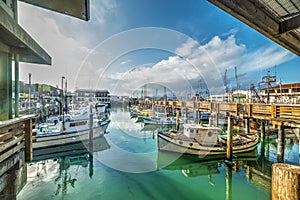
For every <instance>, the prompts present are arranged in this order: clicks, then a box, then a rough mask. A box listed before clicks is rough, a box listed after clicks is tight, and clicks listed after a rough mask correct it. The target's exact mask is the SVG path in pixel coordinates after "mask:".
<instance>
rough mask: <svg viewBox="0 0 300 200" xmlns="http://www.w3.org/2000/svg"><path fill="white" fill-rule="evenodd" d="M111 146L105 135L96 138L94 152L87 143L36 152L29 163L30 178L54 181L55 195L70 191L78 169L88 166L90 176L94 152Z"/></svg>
mask: <svg viewBox="0 0 300 200" xmlns="http://www.w3.org/2000/svg"><path fill="white" fill-rule="evenodd" d="M109 148H110V145H109V144H108V142H107V140H106V138H105V136H102V137H99V138H97V139H94V141H93V147H92V149H93V152H90V149H91V148H90V147H89V145H88V144H87V143H77V144H73V145H67V146H63V147H56V148H51V149H49V153H47V150H46V149H45V150H43V151H40V152H34V157H33V162H32V163H30V164H29V165H28V168H27V171H28V179H29V181H30V182H31V183H35V184H39V183H42V182H45V181H46V182H52V184H54V185H55V188H56V189H55V192H54V195H55V196H61V197H62V198H63V197H64V195H66V194H67V193H68V188H73V189H74V188H75V186H76V183H77V182H78V181H79V180H78V177H77V176H78V170H79V169H80V168H81V170H82V169H84V168H87V169H88V174H89V177H90V178H92V177H93V174H94V169H93V168H94V164H93V162H94V160H93V153H94V152H99V151H104V150H107V149H109ZM74 169H75V170H74Z"/></svg>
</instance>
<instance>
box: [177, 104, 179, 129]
mask: <svg viewBox="0 0 300 200" xmlns="http://www.w3.org/2000/svg"><path fill="white" fill-rule="evenodd" d="M176 130H177V131H178V130H179V109H176Z"/></svg>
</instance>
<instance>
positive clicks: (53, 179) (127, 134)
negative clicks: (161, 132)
mask: <svg viewBox="0 0 300 200" xmlns="http://www.w3.org/2000/svg"><path fill="white" fill-rule="evenodd" d="M111 120H112V122H111V124H110V126H109V134H107V135H105V137H104V138H103V140H104V141H102V142H100V143H101V144H102V145H99V146H93V150H94V151H95V153H94V154H93V155H91V154H89V152H88V151H87V149H86V148H79V147H76V148H75V149H74V148H73V149H64V150H59V151H57V150H55V151H54V152H55V153H51V154H44V155H42V154H37V152H35V157H34V159H35V162H34V163H32V164H30V166H28V183H27V185H26V186H25V188H24V189H23V190H22V191H21V193H20V194H19V195H18V199H20V200H23V199H24V200H27V199H72V200H77V199H196V198H200V199H227V200H229V199H249V200H250V199H271V165H272V163H274V162H277V141H276V139H270V138H269V139H268V138H266V140H265V141H264V142H262V143H260V144H259V145H258V147H257V149H256V150H255V151H253V152H251V153H249V154H248V155H244V157H242V156H240V155H238V157H237V159H235V160H234V165H233V166H228V165H226V164H225V163H224V159H223V158H219V159H218V158H215V157H214V158H211V157H206V158H205V159H199V158H198V157H197V156H190V155H180V156H178V155H176V154H173V153H167V152H160V151H157V141H156V139H157V138H156V133H155V132H156V130H158V129H161V128H173V127H159V126H143V125H141V124H139V123H136V122H135V120H133V119H130V114H129V112H128V110H127V109H126V108H124V107H123V108H121V109H118V108H112V110H111ZM95 144H96V143H95ZM115 148H119V149H121V150H123V151H125V152H129V153H132V154H131V155H133V157H128V156H127V157H126V156H124V154H119V153H118V152H117V151H115V150H116V149H115ZM147 153H148V154H151V155H152V156H145V154H147ZM284 153H285V154H284V156H285V157H284V158H285V160H284V162H287V163H292V164H298V162H299V158H298V140H297V139H296V138H295V137H294V136H292V137H289V138H287V139H286V141H285V151H284ZM137 155H138V156H137ZM108 160H109V161H110V162H113V163H116V164H117V165H118V166H120V165H121V166H124V167H125V168H126V170H127V172H124V171H121V170H118V169H117V168H113V167H110V166H109V165H105V163H104V162H103V161H108ZM140 168H147V169H148V168H149V169H150V170H151V171H150V170H149V171H147V172H143V173H134V172H137V171H136V170H138V169H140ZM152 168H153V170H152ZM129 172H132V173H129Z"/></svg>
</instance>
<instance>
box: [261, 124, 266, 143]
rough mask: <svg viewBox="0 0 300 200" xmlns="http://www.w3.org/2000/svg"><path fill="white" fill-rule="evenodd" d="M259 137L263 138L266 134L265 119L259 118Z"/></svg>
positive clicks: (262, 139)
mask: <svg viewBox="0 0 300 200" xmlns="http://www.w3.org/2000/svg"><path fill="white" fill-rule="evenodd" d="M260 128H261V129H260V131H261V132H260V139H261V141H264V140H265V136H266V121H265V120H261V126H260Z"/></svg>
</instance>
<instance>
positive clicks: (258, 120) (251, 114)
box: [139, 100, 300, 162]
mask: <svg viewBox="0 0 300 200" xmlns="http://www.w3.org/2000/svg"><path fill="white" fill-rule="evenodd" d="M139 104H140V105H149V104H151V105H152V106H158V107H161V109H166V110H169V111H172V110H185V112H184V113H187V112H188V110H189V111H192V112H196V113H198V115H201V112H210V113H211V115H212V114H216V115H220V114H222V115H224V116H227V117H229V116H232V117H233V118H234V119H237V120H238V121H242V123H241V124H243V125H244V129H245V132H246V133H250V131H251V129H255V130H257V131H258V132H259V133H260V137H261V140H264V139H265V137H266V128H267V127H266V125H267V124H271V125H272V126H273V127H276V130H275V131H277V136H278V148H277V149H278V152H277V155H278V162H283V156H284V140H285V134H284V133H285V129H286V128H287V127H288V128H293V129H294V130H295V132H296V133H299V130H300V105H299V104H263V103H221V102H179V101H154V102H150V101H147V102H144V101H142V100H140V101H139ZM236 123H237V126H240V122H236ZM296 135H297V137H298V138H299V134H296ZM299 152H300V150H299ZM299 155H300V154H299Z"/></svg>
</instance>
